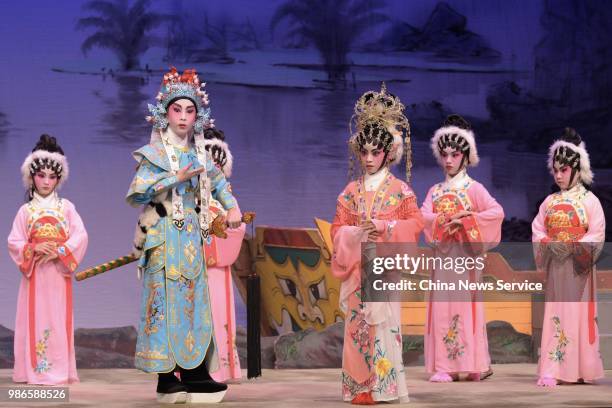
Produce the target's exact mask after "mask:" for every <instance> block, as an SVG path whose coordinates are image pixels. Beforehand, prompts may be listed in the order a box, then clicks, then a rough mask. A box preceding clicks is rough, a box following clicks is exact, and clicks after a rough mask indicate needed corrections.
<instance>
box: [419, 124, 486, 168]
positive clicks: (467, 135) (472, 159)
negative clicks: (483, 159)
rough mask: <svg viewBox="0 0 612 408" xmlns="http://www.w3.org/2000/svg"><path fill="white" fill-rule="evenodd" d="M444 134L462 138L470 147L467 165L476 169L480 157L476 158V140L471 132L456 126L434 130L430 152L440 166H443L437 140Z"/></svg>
mask: <svg viewBox="0 0 612 408" xmlns="http://www.w3.org/2000/svg"><path fill="white" fill-rule="evenodd" d="M446 134H456V135H459V136H460V137H462V138H464V139H465V140H466V141H467V142H468V145H469V146H470V155H469V157H468V162H469V165H470V166H472V167H476V166H477V165H478V162H479V161H480V157H478V150H477V149H476V138H475V137H474V132H472V131H471V130H466V129H462V128H459V127H457V126H443V127H441V128H439V129H438V130H436V133H434V135H433V137H432V138H431V143H430V146H431V150H432V152H433V155H434V157H435V158H436V160H437V161H438V163H439V164H440V165H443V164H444V163H443V161H442V157H441V156H440V151H439V150H438V140H439V139H440V137H442V135H446Z"/></svg>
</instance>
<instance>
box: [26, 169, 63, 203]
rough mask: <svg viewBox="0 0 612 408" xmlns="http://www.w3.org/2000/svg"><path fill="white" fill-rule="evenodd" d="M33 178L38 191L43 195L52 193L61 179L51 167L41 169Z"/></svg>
mask: <svg viewBox="0 0 612 408" xmlns="http://www.w3.org/2000/svg"><path fill="white" fill-rule="evenodd" d="M32 178H33V179H34V188H35V189H36V192H37V193H38V194H40V195H41V196H43V197H47V196H48V195H49V194H51V193H52V192H53V190H55V187H56V186H57V182H58V181H59V178H58V177H57V174H55V172H54V171H53V170H51V169H40V170H38V171H37V172H36V173H35V174H34V176H33V177H32Z"/></svg>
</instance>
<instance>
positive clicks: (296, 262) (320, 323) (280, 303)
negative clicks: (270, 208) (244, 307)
mask: <svg viewBox="0 0 612 408" xmlns="http://www.w3.org/2000/svg"><path fill="white" fill-rule="evenodd" d="M256 245H257V258H256V262H255V268H256V270H257V274H258V275H259V276H260V277H261V293H262V294H264V295H263V296H262V301H263V303H264V305H263V309H264V316H265V317H264V323H262V324H265V323H266V321H267V326H268V328H269V329H270V331H271V333H275V332H276V333H278V334H281V333H287V332H292V331H299V330H304V329H307V328H314V329H315V330H322V329H324V328H325V327H327V326H329V325H331V324H333V323H335V322H336V321H341V320H343V314H342V312H341V311H340V308H339V306H338V300H339V294H340V281H339V280H338V279H336V278H334V277H333V276H332V274H331V269H330V262H331V257H330V254H329V251H328V250H327V249H326V247H325V244H324V243H323V242H322V240H321V237H320V235H319V234H318V231H317V230H315V229H288V228H283V229H276V228H267V227H262V228H257V233H256Z"/></svg>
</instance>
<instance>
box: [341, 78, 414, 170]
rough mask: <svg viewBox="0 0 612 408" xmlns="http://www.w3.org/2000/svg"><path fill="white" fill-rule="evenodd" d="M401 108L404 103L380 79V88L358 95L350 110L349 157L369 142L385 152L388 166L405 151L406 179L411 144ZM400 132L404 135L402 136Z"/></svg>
mask: <svg viewBox="0 0 612 408" xmlns="http://www.w3.org/2000/svg"><path fill="white" fill-rule="evenodd" d="M404 109H405V107H404V104H402V102H401V101H400V100H399V98H398V97H397V96H395V95H393V94H390V93H388V92H387V87H386V85H385V83H384V82H383V83H382V85H381V87H380V92H376V91H368V92H366V93H364V94H363V95H361V97H360V98H359V99H358V100H357V102H356V103H355V109H354V114H353V116H352V117H351V121H350V126H349V128H350V132H351V137H350V139H349V148H350V150H351V153H352V156H351V159H352V160H354V157H355V156H357V157H358V155H359V150H360V148H362V147H363V146H366V145H372V146H376V147H377V148H379V149H381V150H383V152H384V153H385V154H387V155H388V156H387V162H386V163H385V164H386V165H389V166H392V165H396V164H398V163H399V162H401V160H402V156H403V155H404V151H405V152H406V179H407V180H408V181H410V168H411V167H412V147H411V144H410V123H409V122H408V118H407V117H406V115H405V114H404ZM389 127H391V128H395V129H397V130H398V132H399V134H397V133H396V134H392V133H391V132H389V130H388V128H389ZM402 136H405V137H404V139H402ZM404 145H405V146H404ZM351 167H352V165H351ZM351 171H352V170H351Z"/></svg>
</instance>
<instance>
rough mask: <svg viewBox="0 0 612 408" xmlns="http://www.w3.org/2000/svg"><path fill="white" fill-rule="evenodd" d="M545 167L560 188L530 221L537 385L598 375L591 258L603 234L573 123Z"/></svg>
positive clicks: (600, 365) (586, 379) (599, 208)
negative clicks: (542, 279)
mask: <svg viewBox="0 0 612 408" xmlns="http://www.w3.org/2000/svg"><path fill="white" fill-rule="evenodd" d="M548 167H549V169H550V171H551V173H552V174H553V176H554V178H555V182H556V183H557V185H558V186H559V188H560V189H561V191H560V192H558V193H555V194H551V195H549V196H548V197H546V199H545V200H544V202H543V203H542V205H541V206H540V210H539V212H538V215H537V216H536V218H535V219H534V220H533V223H532V225H531V227H532V232H533V238H532V240H533V242H534V243H535V252H536V262H537V266H538V269H539V270H542V271H543V272H544V273H546V305H545V307H544V322H543V325H542V342H541V347H540V360H539V364H538V382H537V384H538V385H539V386H544V387H554V386H556V385H557V383H563V382H567V383H575V382H593V381H594V380H597V379H599V378H602V377H603V375H604V371H603V363H602V360H601V356H600V353H599V331H598V328H597V289H596V285H595V282H596V281H595V279H594V273H595V269H594V261H595V259H596V256H597V253H598V251H599V250H600V249H601V245H603V242H604V240H605V230H606V220H605V217H604V212H603V209H602V206H601V203H600V202H599V200H598V199H597V197H596V196H595V195H594V194H593V193H592V192H590V191H589V190H587V189H586V188H585V187H584V185H585V184H591V181H592V179H593V174H592V172H591V168H590V163H589V156H588V153H587V151H586V148H585V146H584V143H583V142H582V141H581V139H580V136H579V135H578V134H577V133H576V132H575V131H574V130H573V129H569V128H568V129H566V132H565V135H564V137H563V138H561V139H560V140H557V141H556V142H555V143H553V144H552V145H551V147H550V149H549V160H548Z"/></svg>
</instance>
